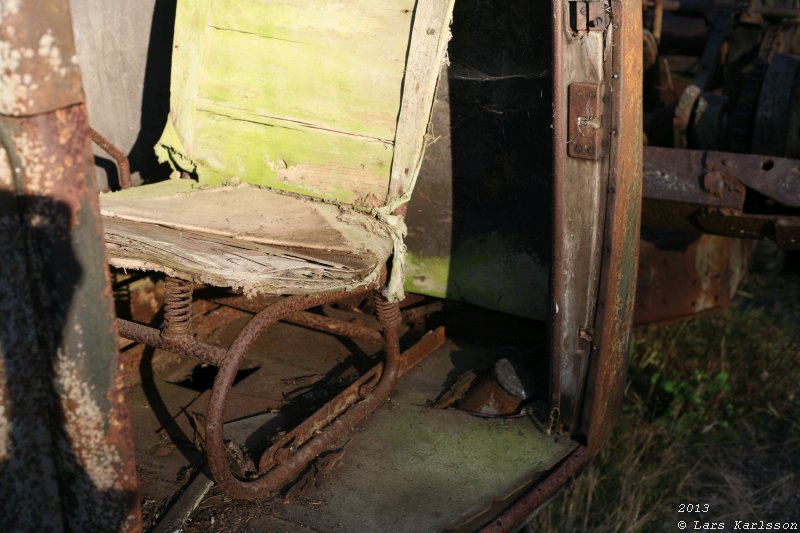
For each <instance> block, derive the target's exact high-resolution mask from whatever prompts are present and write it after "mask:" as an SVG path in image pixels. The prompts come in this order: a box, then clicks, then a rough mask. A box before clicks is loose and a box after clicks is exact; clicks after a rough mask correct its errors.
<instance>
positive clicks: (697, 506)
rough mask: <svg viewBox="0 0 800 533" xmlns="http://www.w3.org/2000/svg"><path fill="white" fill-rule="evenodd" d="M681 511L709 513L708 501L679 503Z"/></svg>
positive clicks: (679, 510)
mask: <svg viewBox="0 0 800 533" xmlns="http://www.w3.org/2000/svg"><path fill="white" fill-rule="evenodd" d="M678 512H679V513H707V512H708V504H707V503H681V504H679V505H678Z"/></svg>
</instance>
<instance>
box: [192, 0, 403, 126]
mask: <svg viewBox="0 0 800 533" xmlns="http://www.w3.org/2000/svg"><path fill="white" fill-rule="evenodd" d="M413 6H414V2H413V0H390V1H387V0H384V1H380V2H365V1H363V0H362V1H356V2H347V3H339V2H320V1H319V0H316V1H314V0H292V1H275V0H272V1H265V0H262V1H252V2H241V1H238V2H233V1H231V0H214V2H213V4H212V12H211V14H210V22H209V28H208V29H207V30H206V46H207V50H206V52H205V59H204V64H203V69H204V74H203V79H202V84H201V86H200V93H199V96H200V98H202V99H206V100H211V101H214V102H225V103H226V104H227V105H230V106H233V107H238V108H241V109H247V110H249V111H251V112H253V113H255V114H259V115H264V116H267V117H279V118H283V119H287V120H294V121H297V122H301V123H304V124H312V125H315V126H318V127H320V128H324V129H329V130H335V131H341V132H345V133H352V134H356V135H364V136H369V137H375V138H379V139H384V140H388V141H391V140H393V139H394V136H395V128H396V122H397V114H398V108H399V106H400V94H401V86H402V81H403V75H404V67H405V55H406V50H407V48H408V40H409V32H410V29H411V15H412V13H411V9H413ZM243 51H246V54H247V58H248V59H247V60H246V61H245V62H244V64H243V61H242V56H241V55H242V53H243ZM251 58H264V59H266V60H265V61H253V60H251Z"/></svg>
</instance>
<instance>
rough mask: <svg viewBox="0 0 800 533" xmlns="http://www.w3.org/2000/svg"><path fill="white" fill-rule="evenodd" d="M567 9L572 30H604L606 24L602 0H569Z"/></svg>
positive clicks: (605, 13) (604, 4) (604, 7)
mask: <svg viewBox="0 0 800 533" xmlns="http://www.w3.org/2000/svg"><path fill="white" fill-rule="evenodd" d="M569 9H570V12H569V20H570V25H571V26H572V29H573V30H574V31H604V30H605V29H606V27H607V26H608V18H609V16H608V13H607V11H606V3H605V1H604V0H589V1H588V2H586V1H575V0H571V1H570V3H569Z"/></svg>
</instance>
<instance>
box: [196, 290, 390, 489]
mask: <svg viewBox="0 0 800 533" xmlns="http://www.w3.org/2000/svg"><path fill="white" fill-rule="evenodd" d="M327 296H328V297H330V295H327ZM319 300H320V297H319V296H317V297H308V296H294V297H289V298H286V299H284V300H281V301H279V302H276V303H274V304H273V305H271V306H269V307H267V308H266V309H264V310H263V311H261V312H260V313H259V314H257V315H256V316H255V317H254V318H253V319H252V320H251V321H250V322H248V323H247V325H246V326H245V327H244V329H243V330H242V331H241V333H239V335H238V336H237V337H236V339H235V340H234V341H233V343H232V344H231V347H230V348H229V349H228V354H227V356H226V357H225V359H224V361H223V362H222V365H221V366H220V368H219V372H218V373H217V377H216V379H215V380H214V387H213V389H212V391H211V398H210V401H209V404H208V412H207V414H206V419H207V423H206V449H207V455H208V464H209V467H210V469H211V473H212V474H213V476H214V480H215V481H216V482H217V483H218V484H219V485H220V486H221V487H222V488H223V489H224V490H225V491H226V492H227V493H228V494H229V495H230V496H231V497H234V498H241V499H253V498H258V497H263V496H266V495H267V494H269V493H270V492H272V491H275V490H277V489H279V488H281V487H282V486H283V485H285V484H286V483H288V482H289V481H291V480H292V479H294V478H295V477H296V476H297V475H298V474H300V472H302V470H303V469H304V468H305V467H306V466H307V465H308V463H309V462H311V461H312V460H314V459H315V458H316V457H317V456H318V455H319V454H320V453H321V452H323V451H324V450H325V449H326V448H327V447H329V446H330V445H331V444H333V443H334V442H335V441H336V440H337V439H338V438H339V437H340V436H341V435H342V433H344V432H345V431H346V430H348V429H349V428H351V427H353V426H354V425H355V424H357V423H358V422H360V421H361V420H362V419H364V417H366V416H367V415H368V414H369V413H371V412H372V411H373V410H375V408H376V407H378V405H380V404H381V403H382V402H383V401H384V400H385V399H386V398H387V397H388V396H389V394H391V392H392V390H393V389H394V385H395V383H396V382H397V377H398V375H399V372H400V367H401V359H400V338H399V326H400V310H399V306H398V305H397V304H392V303H389V302H387V301H386V300H384V299H383V297H382V296H381V295H380V293H379V291H377V290H376V291H375V304H376V308H377V314H378V319H379V321H380V323H381V326H382V327H383V348H384V352H385V353H386V363H385V365H384V368H383V372H382V376H381V379H380V382H379V383H378V385H377V386H376V387H375V389H374V390H373V391H372V393H371V394H370V395H369V396H368V397H367V398H365V399H364V400H363V401H361V402H359V403H357V404H355V405H353V406H352V407H351V408H350V409H348V410H347V411H346V412H345V413H344V414H342V415H341V416H339V417H338V418H336V419H334V420H333V421H332V422H331V423H330V424H329V425H328V427H326V428H325V429H324V430H323V431H322V432H321V433H318V434H316V435H314V436H313V437H312V438H310V439H309V440H308V441H307V442H305V443H304V444H303V445H302V446H300V447H299V448H298V449H297V450H294V451H293V452H291V453H289V454H287V456H286V457H285V458H284V457H281V459H284V460H283V461H282V462H281V463H280V464H278V465H276V466H275V467H274V468H272V469H270V470H269V471H268V472H267V473H266V474H264V475H263V476H261V477H259V478H257V479H253V480H250V481H246V480H241V479H239V478H237V477H236V476H234V475H233V473H232V472H231V470H230V468H229V466H228V460H227V456H226V454H225V446H224V440H225V435H224V425H223V422H224V410H225V403H226V401H227V397H228V394H229V392H230V390H231V387H232V386H233V380H234V378H235V376H236V372H237V370H238V368H239V365H240V364H241V362H242V360H243V359H244V356H245V354H246V353H247V350H248V349H249V347H250V346H251V345H252V343H253V342H254V341H255V340H256V339H257V338H258V336H259V335H261V334H262V333H263V332H264V331H265V330H266V329H267V328H269V327H270V326H272V325H273V324H275V322H277V321H278V320H280V319H281V317H283V316H287V315H289V314H292V313H295V312H297V311H300V310H303V309H308V308H309V307H313V306H315V305H320V303H321V302H319ZM322 409H323V410H324V409H326V407H323V408H322Z"/></svg>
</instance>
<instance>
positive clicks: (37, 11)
mask: <svg viewBox="0 0 800 533" xmlns="http://www.w3.org/2000/svg"><path fill="white" fill-rule="evenodd" d="M69 20H70V16H69V4H68V3H67V2H53V1H51V0H18V1H3V2H0V114H3V115H11V116H26V115H33V114H36V113H44V112H46V111H53V110H55V109H58V108H60V107H65V106H68V105H71V104H76V103H78V102H81V101H83V90H82V89H81V77H80V71H79V70H78V61H77V57H76V55H75V43H74V41H73V39H72V24H70V23H69ZM64 21H67V23H66V24H65V23H64Z"/></svg>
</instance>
